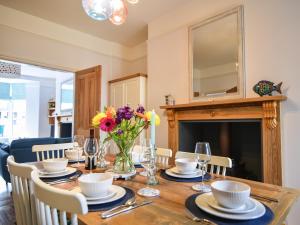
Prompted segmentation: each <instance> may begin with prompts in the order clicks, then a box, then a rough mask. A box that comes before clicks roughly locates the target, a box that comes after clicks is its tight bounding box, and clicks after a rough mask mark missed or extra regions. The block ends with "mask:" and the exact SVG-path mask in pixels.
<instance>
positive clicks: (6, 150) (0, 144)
mask: <svg viewBox="0 0 300 225" xmlns="http://www.w3.org/2000/svg"><path fill="white" fill-rule="evenodd" d="M0 149H2V150H3V151H5V152H7V153H9V145H8V144H4V143H0Z"/></svg>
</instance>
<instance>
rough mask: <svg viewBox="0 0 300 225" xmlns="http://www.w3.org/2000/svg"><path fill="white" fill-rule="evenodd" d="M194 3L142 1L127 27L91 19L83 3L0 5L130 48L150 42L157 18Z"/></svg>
mask: <svg viewBox="0 0 300 225" xmlns="http://www.w3.org/2000/svg"><path fill="white" fill-rule="evenodd" d="M189 1H192V0H140V2H139V3H138V4H136V5H131V4H128V18H127V21H126V23H125V24H123V25H121V26H116V25H113V24H111V23H110V22H109V21H105V22H100V21H95V20H93V19H91V18H89V17H88V16H87V15H86V14H85V12H84V10H83V9H82V6H81V0H26V1H25V0H0V4H2V5H4V6H7V7H10V8H14V9H16V10H19V11H22V12H25V13H28V14H31V15H34V16H37V17H41V18H43V19H46V20H49V21H52V22H55V23H58V24H61V25H64V26H66V27H69V28H73V29H76V30H79V31H82V32H85V33H88V34H91V35H94V36H97V37H100V38H102V39H105V40H109V41H113V42H117V43H120V44H123V45H126V46H129V47H132V46H135V45H137V44H140V43H142V42H144V41H145V40H147V24H148V23H149V22H150V21H152V20H153V19H155V18H157V17H159V16H161V15H163V14H165V13H167V12H168V11H170V10H173V9H174V8H177V7H180V6H181V5H184V4H187V3H188V2H189Z"/></svg>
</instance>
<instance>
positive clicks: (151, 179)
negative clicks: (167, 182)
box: [147, 145, 159, 185]
mask: <svg viewBox="0 0 300 225" xmlns="http://www.w3.org/2000/svg"><path fill="white" fill-rule="evenodd" d="M156 150H157V149H156V147H155V145H151V146H150V154H151V156H150V166H149V169H148V171H147V172H148V181H147V184H148V185H157V184H158V183H159V182H158V180H157V179H156V176H155V175H156Z"/></svg>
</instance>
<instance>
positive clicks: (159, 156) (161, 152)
mask: <svg viewBox="0 0 300 225" xmlns="http://www.w3.org/2000/svg"><path fill="white" fill-rule="evenodd" d="M132 151H133V152H139V153H142V151H143V147H142V146H141V145H135V146H134V147H133V150H132ZM171 157H172V150H171V149H167V148H157V150H156V163H157V164H159V165H160V166H161V167H163V168H166V167H168V165H169V159H170V158H171Z"/></svg>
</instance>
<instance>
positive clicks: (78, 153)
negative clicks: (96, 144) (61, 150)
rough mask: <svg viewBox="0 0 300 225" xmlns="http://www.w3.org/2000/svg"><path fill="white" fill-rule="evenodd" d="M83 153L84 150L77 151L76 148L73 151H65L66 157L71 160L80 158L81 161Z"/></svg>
mask: <svg viewBox="0 0 300 225" xmlns="http://www.w3.org/2000/svg"><path fill="white" fill-rule="evenodd" d="M82 153H83V150H82V149H80V150H77V149H76V148H75V149H72V150H66V151H65V155H66V157H67V158H68V159H70V160H78V156H79V159H80V158H81V156H82Z"/></svg>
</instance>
